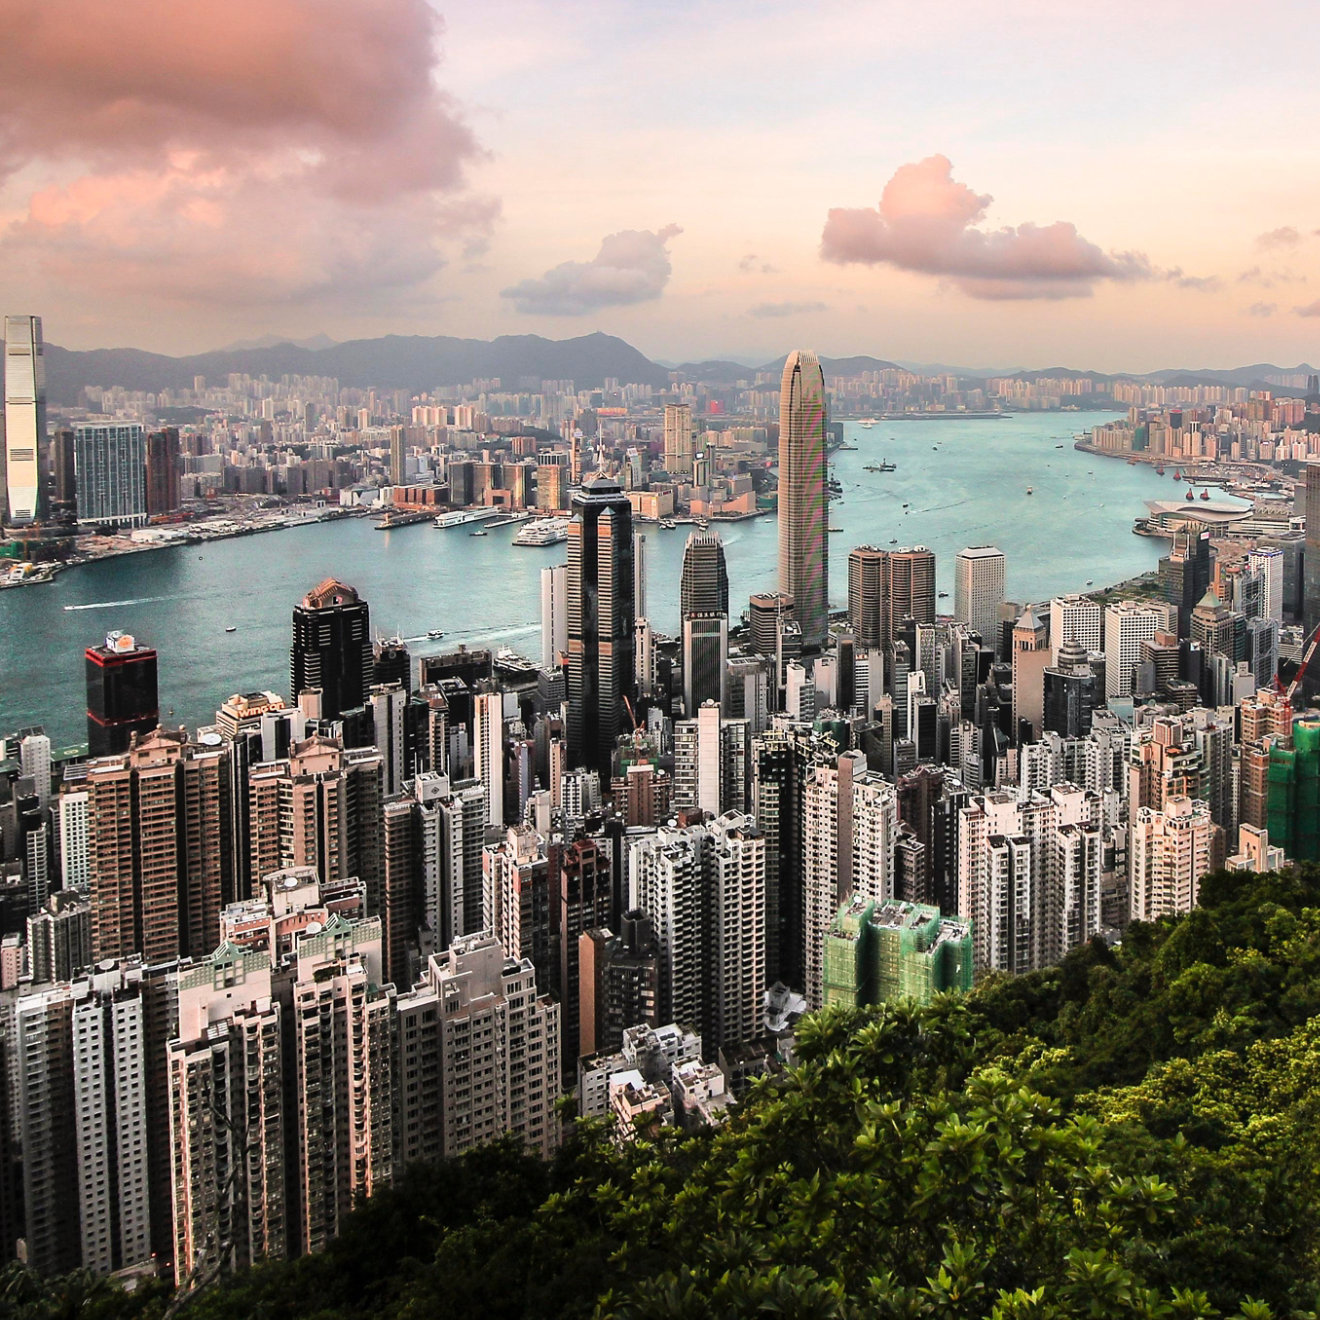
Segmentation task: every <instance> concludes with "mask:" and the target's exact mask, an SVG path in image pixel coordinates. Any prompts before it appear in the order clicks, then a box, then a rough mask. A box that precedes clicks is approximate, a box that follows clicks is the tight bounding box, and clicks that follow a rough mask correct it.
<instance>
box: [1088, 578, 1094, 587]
mask: <svg viewBox="0 0 1320 1320" xmlns="http://www.w3.org/2000/svg"><path fill="white" fill-rule="evenodd" d="M1086 585H1087V586H1088V587H1093V586H1095V579H1094V578H1087V579H1086Z"/></svg>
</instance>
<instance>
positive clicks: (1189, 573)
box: [1159, 527, 1214, 637]
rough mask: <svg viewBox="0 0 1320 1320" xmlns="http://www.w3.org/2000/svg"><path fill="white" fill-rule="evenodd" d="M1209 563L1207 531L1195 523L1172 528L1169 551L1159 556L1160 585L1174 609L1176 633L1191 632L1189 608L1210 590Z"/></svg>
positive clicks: (1188, 633)
mask: <svg viewBox="0 0 1320 1320" xmlns="http://www.w3.org/2000/svg"><path fill="white" fill-rule="evenodd" d="M1213 563H1214V553H1213V551H1212V550H1211V547H1210V532H1209V531H1208V530H1207V529H1206V528H1198V527H1193V528H1191V529H1184V530H1182V531H1178V532H1175V533H1174V538H1173V545H1172V546H1171V547H1170V549H1169V553H1168V554H1167V555H1165V556H1164V558H1162V559H1161V560H1160V564H1159V571H1160V586H1161V588H1162V590H1163V595H1164V599H1165V600H1166V601H1167V602H1168V603H1169V604H1170V605H1172V606H1173V607H1174V608H1175V609H1176V610H1177V611H1178V636H1179V637H1190V636H1191V626H1192V611H1193V610H1194V609H1195V608H1196V605H1197V602H1198V601H1199V600H1200V599H1201V597H1202V596H1204V595H1205V593H1206V592H1207V591H1209V590H1210V580H1211V575H1212V569H1213Z"/></svg>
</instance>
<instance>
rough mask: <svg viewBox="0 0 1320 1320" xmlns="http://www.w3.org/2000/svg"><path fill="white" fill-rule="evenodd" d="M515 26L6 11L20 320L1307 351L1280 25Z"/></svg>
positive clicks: (277, 9)
mask: <svg viewBox="0 0 1320 1320" xmlns="http://www.w3.org/2000/svg"><path fill="white" fill-rule="evenodd" d="M506 13H507V14H508V15H509V18H510V21H509V22H507V23H501V24H500V25H499V30H498V31H495V30H494V29H492V27H491V25H490V24H489V21H488V14H487V13H486V12H485V11H484V10H483V9H481V8H479V7H478V6H476V5H475V4H472V3H470V0H455V2H454V3H450V4H442V5H438V6H431V5H429V4H427V3H426V2H425V0H389V3H388V4H387V5H386V6H385V8H384V9H383V10H381V9H378V8H377V9H373V10H372V11H368V10H367V9H366V7H364V6H362V5H360V4H357V3H353V2H352V0H336V3H334V4H332V5H329V6H324V7H321V8H319V9H317V10H316V11H312V10H311V9H310V8H308V7H306V6H304V5H303V4H302V3H300V0H280V2H279V3H277V4H274V5H271V6H262V7H257V6H250V5H240V6H238V8H234V7H229V8H227V9H225V10H223V11H215V13H214V15H212V14H200V15H189V16H187V17H185V16H184V15H183V14H181V13H174V12H171V11H168V10H167V11H165V12H164V14H163V15H162V14H160V13H158V12H157V11H156V10H155V8H154V7H152V6H148V5H146V4H145V3H137V2H135V3H131V4H128V5H126V6H120V7H116V10H115V11H114V12H113V13H111V12H109V11H105V10H103V9H101V8H100V7H99V6H95V5H92V4H90V3H88V2H87V0H77V2H76V3H70V4H68V5H64V6H60V7H58V11H55V10H51V11H49V12H42V13H41V14H40V15H38V16H36V17H34V18H33V19H32V21H31V22H25V23H22V24H16V25H15V27H14V41H13V42H12V43H11V45H10V48H9V49H8V51H7V52H6V55H5V57H4V59H5V60H6V61H7V63H6V66H5V67H6V72H7V73H8V74H9V75H10V79H11V86H12V87H13V91H14V94H13V96H12V97H11V98H9V101H8V103H7V106H6V108H5V110H4V111H3V112H0V135H3V139H4V141H5V145H6V155H5V162H6V174H5V178H4V181H3V185H2V186H0V251H3V253H4V255H5V256H6V257H7V258H8V265H9V268H10V269H11V270H12V271H13V272H14V273H13V287H12V288H11V298H13V299H14V300H15V302H18V303H20V304H21V305H29V306H33V307H40V308H41V309H42V311H43V315H44V316H45V317H46V320H47V335H48V338H50V339H51V341H52V342H54V343H58V344H61V345H63V346H68V347H74V348H84V347H93V346H97V347H101V346H127V345H133V346H138V347H142V348H146V349H154V350H166V351H170V352H179V351H183V350H187V351H200V350H203V349H211V348H216V347H220V346H221V345H223V344H226V343H228V342H231V341H233V340H235V339H251V338H253V337H259V336H261V335H264V334H270V333H275V334H280V335H289V336H293V337H295V338H306V337H309V336H313V335H316V334H318V333H324V334H328V335H330V336H331V337H332V338H334V339H338V340H343V339H349V338H356V337H363V336H369V335H372V334H380V333H386V332H394V333H405V334H406V333H420V334H443V333H457V334H467V335H480V336H487V337H489V336H493V335H497V334H503V333H520V332H527V331H534V332H538V333H544V334H548V335H550V336H551V337H555V338H559V337H565V336H567V335H570V334H575V333H581V332H583V331H589V330H593V329H601V330H604V331H608V332H609V333H613V334H618V335H620V336H622V337H625V338H627V339H629V340H630V341H631V342H636V343H638V344H639V345H640V346H641V347H642V349H643V350H644V351H645V352H647V353H648V354H650V355H652V356H654V357H659V358H667V359H671V360H672V359H683V358H689V359H693V358H702V357H711V356H716V355H720V354H724V355H735V356H741V357H745V358H750V359H752V360H755V359H757V358H769V357H771V356H773V354H774V353H775V352H776V351H781V350H782V346H783V345H784V344H785V343H793V342H796V343H812V344H814V345H815V346H816V347H817V348H818V350H819V351H821V352H822V353H825V354H826V355H842V354H844V353H849V352H870V353H873V354H875V355H877V356H882V357H888V358H894V357H898V358H902V359H904V360H914V361H933V360H938V361H954V362H964V363H968V364H971V365H975V366H985V367H1009V366H1036V365H1041V366H1043V365H1046V364H1048V363H1051V362H1058V361H1065V362H1068V363H1070V364H1075V365H1077V366H1085V367H1088V368H1091V369H1095V370H1110V371H1113V370H1127V371H1141V370H1150V369H1153V368H1156V367H1161V366H1171V365H1177V366H1186V367H1189V368H1193V367H1197V366H1205V367H1211V366H1226V365H1229V364H1231V363H1234V362H1246V361H1252V360H1275V361H1279V362H1281V363H1285V364H1286V363H1290V362H1295V361H1299V360H1304V359H1307V358H1308V357H1314V353H1313V352H1311V351H1310V343H1311V341H1312V339H1313V334H1312V330H1313V325H1314V320H1313V318H1314V317H1315V316H1316V314H1317V306H1318V305H1317V304H1316V301H1315V293H1316V287H1315V286H1316V283H1317V280H1320V239H1317V236H1316V226H1317V224H1318V223H1320V214H1318V212H1320V207H1317V204H1316V202H1317V199H1316V198H1315V196H1314V189H1313V187H1312V185H1310V184H1309V182H1307V181H1308V180H1309V179H1310V178H1312V177H1313V176H1314V170H1313V169H1312V168H1308V167H1309V166H1311V165H1312V164H1313V161H1312V159H1311V157H1312V155H1313V154H1314V148H1312V147H1310V146H1308V145H1307V144H1306V143H1305V142H1304V141H1302V140H1300V139H1298V138H1297V135H1296V134H1295V132H1294V125H1295V123H1296V122H1297V120H1298V117H1299V115H1300V116H1304V115H1305V114H1306V111H1307V108H1308V102H1309V100H1310V99H1312V98H1314V96H1315V95H1316V93H1314V92H1313V91H1312V90H1311V89H1310V84H1309V80H1308V79H1307V77H1306V73H1307V72H1308V70H1309V67H1310V65H1311V64H1312V63H1313V59H1312V57H1313V55H1314V53H1315V44H1314V42H1315V39H1314V38H1313V37H1312V36H1310V35H1309V32H1308V30H1307V28H1306V26H1305V18H1306V11H1305V10H1303V9H1302V8H1301V6H1299V5H1296V4H1294V3H1289V2H1287V0H1275V3H1271V4H1268V5H1266V6H1265V7H1264V10H1263V11H1258V12H1257V14H1256V15H1255V18H1256V19H1257V20H1258V21H1260V22H1261V23H1262V24H1263V25H1264V26H1266V27H1268V28H1269V30H1271V31H1274V32H1279V33H1283V32H1287V33H1290V34H1291V39H1290V40H1288V41H1283V42H1274V43H1270V44H1268V45H1266V44H1252V43H1243V42H1241V41H1239V40H1237V39H1236V27H1237V22H1238V19H1239V12H1238V8H1237V7H1236V6H1233V5H1230V4H1226V3H1219V4H1213V5H1210V6H1204V5H1200V6H1196V7H1195V9H1193V8H1192V6H1191V5H1190V4H1184V3H1178V4H1174V5H1170V6H1165V7H1162V8H1161V9H1160V10H1159V11H1158V12H1152V11H1150V10H1141V11H1138V10H1136V9H1135V7H1133V6H1130V5H1128V4H1125V3H1118V4H1111V5H1109V6H1106V7H1105V10H1104V12H1103V14H1102V15H1101V16H1100V20H1099V21H1097V22H1096V23H1095V24H1093V25H1088V30H1087V32H1086V33H1085V34H1083V33H1081V32H1079V31H1078V30H1077V27H1076V24H1075V23H1074V22H1073V21H1072V20H1071V17H1070V16H1069V15H1068V14H1066V13H1063V12H1058V13H1056V12H1053V11H1051V10H1050V8H1049V7H1046V6H1040V5H1038V4H1033V3H1027V2H1026V0H1018V3H1015V4H1013V5H1011V6H1010V7H1009V12H1008V13H1006V14H1005V13H1001V12H998V11H997V12H996V13H995V14H994V15H990V14H988V13H982V12H980V11H978V10H977V9H975V8H974V7H973V6H971V5H968V4H965V3H950V4H943V5H937V6H936V7H935V8H934V9H933V11H932V12H931V13H929V14H928V15H926V17H925V19H924V21H923V22H922V23H921V24H920V25H913V24H911V23H906V22H904V21H903V20H904V17H905V14H904V11H903V10H902V9H901V8H900V7H898V6H897V5H891V4H875V5H868V6H864V7H862V8H860V9H859V8H856V7H849V8H848V9H847V10H844V9H843V8H841V7H832V6H826V7H824V8H823V9H821V10H819V11H818V12H817V13H816V15H815V16H814V21H813V22H812V23H811V24H810V25H808V26H807V27H806V29H805V30H804V29H803V28H802V27H801V25H797V24H793V23H791V22H790V21H789V20H790V16H789V14H788V12H787V11H786V10H785V9H782V8H779V7H774V6H772V7H768V8H763V9H758V10H757V11H755V13H753V12H751V11H742V10H730V9H728V8H726V7H714V6H710V5H705V4H689V5H685V6H681V7H680V8H679V9H677V10H672V9H671V10H667V11H666V13H665V15H664V18H663V19H660V18H659V17H658V16H654V15H652V14H650V13H649V12H647V11H646V10H644V9H643V8H641V7H638V6H633V5H623V6H603V5H599V4H595V3H578V4H572V5H569V6H567V7H560V6H556V7H554V8H551V7H550V6H548V5H545V4H543V3H527V4H511V5H509V6H507V7H506ZM789 31H792V32H793V33H794V36H793V38H792V39H791V40H790V39H788V37H787V35H786V34H787V33H788V32H789ZM1134 37H1139V40H1134ZM116 45H120V46H122V45H131V46H132V48H133V49H134V50H135V64H134V68H133V70H132V72H131V73H130V72H129V70H128V69H127V68H125V69H122V70H119V69H114V68H111V67H108V66H107V64H106V62H105V61H103V60H102V59H101V58H100V57H99V54H98V52H99V51H102V50H105V49H111V48H114V47H115V46H116ZM1230 50H1231V51H1232V52H1233V54H1232V56H1231V58H1230V57H1228V56H1222V55H1219V54H1216V55H1215V56H1214V59H1213V62H1212V63H1211V64H1207V59H1206V54H1205V52H1206V51H1215V52H1223V51H1230ZM588 58H590V59H591V67H592V76H591V77H589V78H587V77H583V78H574V77H572V75H571V73H570V74H569V75H567V76H566V75H565V70H572V69H575V68H581V67H585V65H584V62H585V61H586V60H587V59H588ZM1266 61H1268V63H1266ZM743 68H755V69H756V71H757V74H756V77H755V78H750V77H748V76H746V75H745V74H744V73H743V72H742V69H743ZM91 73H94V74H95V76H94V77H92V76H89V74H91ZM1266 76H1268V79H1269V80H1270V81H1271V82H1273V81H1278V82H1279V83H1280V84H1281V85H1282V84H1286V85H1287V86H1288V87H1289V95H1288V97H1287V98H1271V97H1262V96H1261V94H1260V86H1261V80H1262V78H1263V77H1266ZM786 79H792V80H793V81H794V85H796V86H798V87H799V88H800V89H801V92H802V95H801V96H800V97H796V98H787V99H785V98H783V97H781V96H779V95H778V94H777V92H776V91H775V90H774V89H776V88H778V87H781V86H783V85H784V83H785V80H786ZM1209 80H1212V81H1213V86H1214V93H1215V94H1214V95H1213V96H1209V95H1196V94H1188V89H1189V88H1191V89H1195V88H1197V87H1198V86H1200V85H1202V84H1203V83H1206V82H1208V81H1209ZM932 87H935V88H937V89H938V94H937V95H935V96H931V95H930V90H931V88H932ZM277 88H278V92H277V91H276V90H275V89H277ZM987 105H993V107H994V109H993V112H992V113H989V114H987V113H986V112H985V107H986V106H987ZM364 107H369V108H367V109H364ZM1281 144H1287V145H1286V147H1285V146H1284V145H1281ZM767 153H773V154H774V155H775V156H776V157H777V158H778V159H780V160H781V161H783V162H785V164H786V169H787V173H786V175H785V174H784V173H783V172H781V171H769V172H767V171H765V170H764V168H763V164H764V161H765V159H766V158H767ZM418 162H424V164H419V163H418ZM658 164H663V168H657V165H658ZM575 173H576V174H578V175H580V176H581V177H582V178H583V179H589V180H590V182H591V186H590V187H566V186H565V185H564V179H565V178H566V177H573V176H574V174H575ZM785 178H788V179H790V180H791V184H792V186H790V187H785V186H784V179H785ZM1188 178H1196V179H1199V180H1203V181H1204V183H1203V186H1204V189H1205V192H1206V193H1207V194H1208V195H1210V196H1213V197H1214V199H1215V204H1214V206H1208V205H1198V204H1197V198H1196V189H1195V188H1193V189H1192V190H1191V191H1190V193H1189V190H1188V184H1187V180H1188ZM1248 179H1249V180H1250V186H1247V185H1246V182H1245V181H1246V180H1248ZM291 212H293V213H298V214H301V215H302V216H303V217H304V218H305V221H304V224H303V226H302V227H301V229H300V230H299V232H298V234H297V239H296V242H295V241H294V239H293V237H292V231H291V230H290V228H289V227H288V226H287V225H286V224H285V222H284V217H285V216H287V215H288V214H289V213H291Z"/></svg>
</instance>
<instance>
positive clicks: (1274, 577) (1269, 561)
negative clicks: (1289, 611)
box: [1247, 547, 1283, 628]
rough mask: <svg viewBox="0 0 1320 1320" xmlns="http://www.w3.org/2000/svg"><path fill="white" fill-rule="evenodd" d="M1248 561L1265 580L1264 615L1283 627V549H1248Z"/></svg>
mask: <svg viewBox="0 0 1320 1320" xmlns="http://www.w3.org/2000/svg"><path fill="white" fill-rule="evenodd" d="M1247 563H1248V564H1249V565H1250V566H1251V567H1252V568H1254V569H1258V570H1259V571H1260V573H1261V576H1262V577H1263V578H1264V581H1265V599H1264V610H1263V613H1264V617H1265V618H1267V619H1273V620H1274V622H1275V624H1277V625H1278V626H1279V627H1280V628H1282V627H1283V551H1282V550H1276V549H1274V548H1273V547H1262V548H1260V549H1258V550H1248V551H1247Z"/></svg>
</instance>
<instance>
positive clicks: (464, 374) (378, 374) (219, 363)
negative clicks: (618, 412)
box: [46, 332, 1316, 407]
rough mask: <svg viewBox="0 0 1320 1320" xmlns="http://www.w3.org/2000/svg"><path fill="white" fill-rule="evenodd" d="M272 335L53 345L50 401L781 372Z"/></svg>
mask: <svg viewBox="0 0 1320 1320" xmlns="http://www.w3.org/2000/svg"><path fill="white" fill-rule="evenodd" d="M273 339H274V336H266V337H264V338H262V339H256V340H246V341H240V342H238V343H235V344H231V345H229V346H228V347H227V348H224V349H219V350H217V351H214V352H210V353H197V354H193V355H191V356H189V357H168V356H166V355H164V354H161V353H147V352H143V351H142V350H140V349H134V348H98V349H91V350H88V351H76V350H73V349H66V348H61V347H59V346H58V345H55V344H48V345H47V346H46V382H47V394H48V397H49V399H50V402H51V403H52V404H54V405H56V406H66V407H73V406H77V405H78V403H79V402H80V401H81V399H82V391H83V389H84V387H86V386H89V385H91V386H100V387H102V388H108V387H110V386H114V385H119V386H123V387H124V388H125V389H129V390H144V391H150V392H153V393H154V392H158V391H160V390H163V389H191V388H192V386H193V381H194V378H195V377H197V376H204V377H205V378H206V379H207V380H208V381H209V382H210V383H211V384H213V385H216V384H219V383H221V382H222V381H224V380H225V379H226V378H227V377H228V376H229V375H230V374H232V373H239V374H246V375H249V376H263V375H264V376H270V377H280V376H285V375H301V376H329V377H333V378H335V379H337V380H338V381H339V384H340V385H341V386H342V387H347V388H354V387H356V388H359V389H366V388H370V387H372V386H375V387H377V388H379V389H402V390H408V391H409V392H412V393H417V392H422V391H426V390H430V389H432V388H434V387H436V386H442V385H463V384H466V383H468V382H469V381H473V380H484V379H491V378H498V379H499V380H500V381H501V382H502V387H503V388H504V389H506V390H515V389H519V388H523V389H529V388H536V384H535V383H536V382H539V381H541V380H571V381H573V382H574V383H575V384H576V386H577V387H578V388H584V387H586V388H593V387H599V386H602V385H603V384H604V383H605V381H606V380H608V379H614V380H618V381H619V382H620V383H621V384H636V385H652V386H656V387H663V386H665V385H667V384H668V383H669V378H670V372H671V370H676V371H681V372H682V373H683V374H684V375H685V376H686V377H687V378H688V379H689V380H695V381H701V382H705V383H707V384H735V383H737V382H738V381H750V380H752V379H754V378H755V376H756V375H757V374H758V373H760V372H764V373H768V374H770V375H771V376H772V377H773V376H774V375H777V374H778V372H779V371H780V370H781V369H782V367H783V364H784V358H783V357H780V358H777V359H775V360H774V361H772V362H767V363H765V364H763V365H762V366H760V367H749V366H746V365H744V364H742V363H739V362H733V361H728V360H722V359H711V360H706V361H701V362H683V363H680V364H679V365H678V366H677V367H676V368H670V367H668V366H665V365H663V364H661V363H659V362H654V361H652V360H651V359H650V358H648V357H646V356H645V355H644V354H643V353H641V352H639V351H638V350H637V349H636V348H634V347H633V346H632V345H631V344H628V343H626V342H625V341H624V340H622V339H619V338H617V337H615V336H614V335H606V334H602V333H600V332H596V333H594V334H589V335H580V336H578V337H576V338H574V339H559V340H555V339H544V338H542V337H541V336H540V335H501V336H500V337H499V338H497V339H492V340H485V339H458V338H454V337H452V336H448V335H440V336H435V337H427V336H421V335H386V336H384V337H382V338H379V339H355V340H350V341H348V342H346V343H335V342H334V341H333V340H331V339H329V338H327V337H326V336H325V335H316V336H313V337H312V338H310V339H304V340H299V341H291V340H284V341H280V342H271V340H273ZM821 363H822V366H823V367H824V369H825V373H826V375H827V376H828V375H835V376H853V375H858V374H860V373H862V372H866V371H884V370H887V369H892V368H894V367H896V366H898V365H900V364H898V363H895V362H893V361H888V360H885V359H883V358H875V357H869V356H865V355H863V356H855V357H843V358H828V357H827V358H822V359H821ZM906 365H909V367H910V368H918V367H919V368H920V369H922V370H923V371H924V372H927V373H930V374H934V373H935V369H936V368H938V371H939V372H941V373H943V372H948V373H951V374H954V375H958V376H962V377H964V378H967V377H970V378H973V379H978V378H983V377H984V376H985V375H988V374H992V373H990V372H987V371H986V369H985V368H980V369H969V368H964V367H957V366H950V365H945V364H942V363H941V364H935V363H924V364H906ZM1315 370H1316V368H1314V367H1312V366H1310V365H1309V364H1307V363H1301V364H1300V365H1298V366H1295V367H1278V366H1275V365H1274V364H1273V363H1268V362H1257V363H1253V364H1251V365H1249V366H1243V367H1233V368H1229V369H1227V370H1225V369H1219V368H1213V369H1212V368H1200V369H1193V370H1189V369H1186V368H1167V369H1164V370H1160V371H1152V372H1147V373H1145V374H1138V373H1127V372H1125V373H1119V374H1110V373H1106V372H1098V371H1081V370H1078V369H1076V368H1072V367H1045V368H1038V369H1034V370H1031V371H1026V370H1021V369H1019V370H1017V371H1011V372H1002V373H993V374H1003V375H1013V376H1019V377H1034V376H1037V375H1049V376H1064V377H1078V376H1089V377H1091V378H1092V379H1093V380H1095V381H1097V382H1099V383H1104V382H1108V381H1114V380H1132V381H1138V382H1146V383H1150V384H1161V385H1230V386H1242V387H1246V388H1268V387H1269V380H1268V378H1269V377H1271V376H1275V377H1277V376H1281V375H1293V374H1310V373H1312V372H1313V371H1315Z"/></svg>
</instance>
